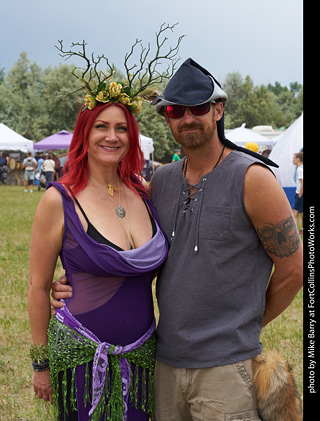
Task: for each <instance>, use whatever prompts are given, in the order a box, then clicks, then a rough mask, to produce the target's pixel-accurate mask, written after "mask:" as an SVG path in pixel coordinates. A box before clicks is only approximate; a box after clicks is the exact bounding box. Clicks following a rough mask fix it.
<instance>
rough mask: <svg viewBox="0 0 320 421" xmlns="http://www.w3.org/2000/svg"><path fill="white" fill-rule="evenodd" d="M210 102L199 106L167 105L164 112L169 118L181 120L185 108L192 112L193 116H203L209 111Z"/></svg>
mask: <svg viewBox="0 0 320 421" xmlns="http://www.w3.org/2000/svg"><path fill="white" fill-rule="evenodd" d="M210 105H211V102H206V103H205V104H201V105H191V106H188V107H187V106H186V105H167V107H166V111H167V115H168V117H169V118H181V117H183V116H184V113H185V111H186V108H189V110H190V111H191V112H192V114H193V115H204V114H207V113H208V112H209V111H210Z"/></svg>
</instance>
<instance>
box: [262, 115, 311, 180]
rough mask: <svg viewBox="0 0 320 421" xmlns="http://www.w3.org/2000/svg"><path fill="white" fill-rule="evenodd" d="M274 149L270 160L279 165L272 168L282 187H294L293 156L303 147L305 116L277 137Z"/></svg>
mask: <svg viewBox="0 0 320 421" xmlns="http://www.w3.org/2000/svg"><path fill="white" fill-rule="evenodd" d="M273 140H274V143H275V145H274V147H273V149H272V151H271V153H270V156H269V158H270V159H271V160H272V161H274V162H276V163H277V164H278V165H279V168H272V171H274V173H275V175H276V176H277V179H278V181H279V183H280V184H281V186H283V187H293V186H295V182H294V171H295V166H294V165H293V163H292V159H293V154H295V153H297V152H299V151H300V150H301V148H302V147H303V114H301V116H300V117H299V118H298V119H297V120H296V121H295V122H294V123H293V124H291V126H290V127H288V129H287V130H286V131H285V132H284V133H283V134H281V135H280V136H277V137H275V138H274V139H273Z"/></svg>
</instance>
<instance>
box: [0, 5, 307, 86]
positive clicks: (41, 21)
mask: <svg viewBox="0 0 320 421" xmlns="http://www.w3.org/2000/svg"><path fill="white" fill-rule="evenodd" d="M302 3H303V1H302V0H219V1H217V0H112V1H110V0H51V1H44V0H29V1H26V0H4V1H3V2H2V5H1V25H0V39H1V44H0V46H1V47H0V48H1V50H0V52H1V54H0V68H5V71H6V72H7V71H8V70H10V68H11V67H12V66H13V64H14V62H15V61H17V59H18V57H19V55H20V53H21V52H22V51H26V53H27V56H28V58H29V59H30V60H31V62H34V61H35V62H36V63H37V64H39V65H40V66H41V67H42V68H45V67H47V66H50V65H51V66H55V65H57V64H59V63H63V59H62V58H61V57H59V55H58V52H57V50H56V49H55V48H54V45H56V44H57V40H64V43H65V46H70V45H71V43H72V42H79V41H82V40H85V41H86V42H87V43H88V49H89V51H94V52H95V53H97V54H101V53H104V54H105V55H106V56H107V57H108V58H109V60H110V61H111V62H113V63H115V65H116V66H117V67H118V68H119V69H120V70H123V58H124V55H125V53H126V52H128V51H129V50H130V48H131V45H132V44H133V43H134V41H135V39H136V38H141V39H142V40H143V44H144V45H147V43H148V42H151V45H154V40H155V32H156V31H157V30H158V29H159V27H160V25H161V24H162V23H163V22H166V23H170V24H173V23H176V22H179V25H178V26H177V27H176V29H175V31H174V32H173V34H170V38H169V41H168V45H169V43H170V44H171V45H173V44H174V43H175V42H176V39H177V38H178V36H179V35H182V34H184V35H186V37H185V38H184V39H183V41H182V44H181V48H180V53H179V55H180V57H181V58H182V60H185V59H187V58H188V57H192V58H193V59H194V60H195V61H197V62H198V63H199V64H201V65H202V66H203V67H205V68H206V69H207V70H209V71H210V72H211V73H212V74H213V75H214V76H215V77H216V78H217V79H218V80H220V81H221V82H223V81H224V79H225V77H226V75H227V74H228V73H229V72H234V71H239V72H240V73H241V75H242V76H243V77H245V76H246V75H247V74H249V75H250V77H251V78H252V80H253V82H254V84H255V85H260V84H264V85H267V84H268V83H272V84H273V83H274V82H276V81H278V82H280V83H281V84H282V85H289V84H290V83H291V82H296V81H297V82H299V83H303V79H302V78H303V74H302V14H303V7H302ZM70 63H71V62H70ZM181 63H182V61H181Z"/></svg>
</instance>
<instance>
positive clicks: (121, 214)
mask: <svg viewBox="0 0 320 421" xmlns="http://www.w3.org/2000/svg"><path fill="white" fill-rule="evenodd" d="M90 179H91V180H92V181H93V183H94V184H95V185H96V186H97V187H98V188H99V189H100V190H101V191H102V192H103V193H104V194H106V195H107V197H108V198H109V199H110V200H111V201H112V202H113V203H114V204H115V205H116V215H117V216H118V217H119V218H124V217H125V216H126V211H125V209H124V208H123V207H122V206H120V185H119V181H118V188H117V187H114V186H112V185H111V184H108V185H105V184H101V183H99V181H97V180H96V179H95V178H93V177H92V176H90ZM101 185H102V186H104V187H108V193H107V192H106V191H105V190H104V189H103V188H102V187H101ZM109 186H110V187H109ZM111 190H112V194H110V191H111ZM113 190H116V191H118V192H119V205H117V204H116V202H115V201H114V200H113V199H112V197H111V196H113ZM107 203H108V202H107ZM109 207H110V206H109Z"/></svg>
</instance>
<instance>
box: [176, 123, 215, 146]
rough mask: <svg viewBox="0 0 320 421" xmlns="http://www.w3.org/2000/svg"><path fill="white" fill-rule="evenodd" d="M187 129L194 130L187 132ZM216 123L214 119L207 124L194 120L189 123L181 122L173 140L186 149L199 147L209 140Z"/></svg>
mask: <svg viewBox="0 0 320 421" xmlns="http://www.w3.org/2000/svg"><path fill="white" fill-rule="evenodd" d="M188 130H195V131H192V132H189V131H188ZM216 130H217V123H216V121H215V120H214V119H212V121H211V122H210V123H209V124H208V123H206V124H202V123H200V122H194V123H191V124H186V123H182V124H181V125H179V126H178V127H177V130H176V133H174V137H175V140H176V141H177V142H178V143H180V145H181V146H183V147H184V148H186V149H199V148H202V147H203V146H205V145H207V144H208V143H209V142H211V140H212V138H213V135H214V133H215V131H216Z"/></svg>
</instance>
